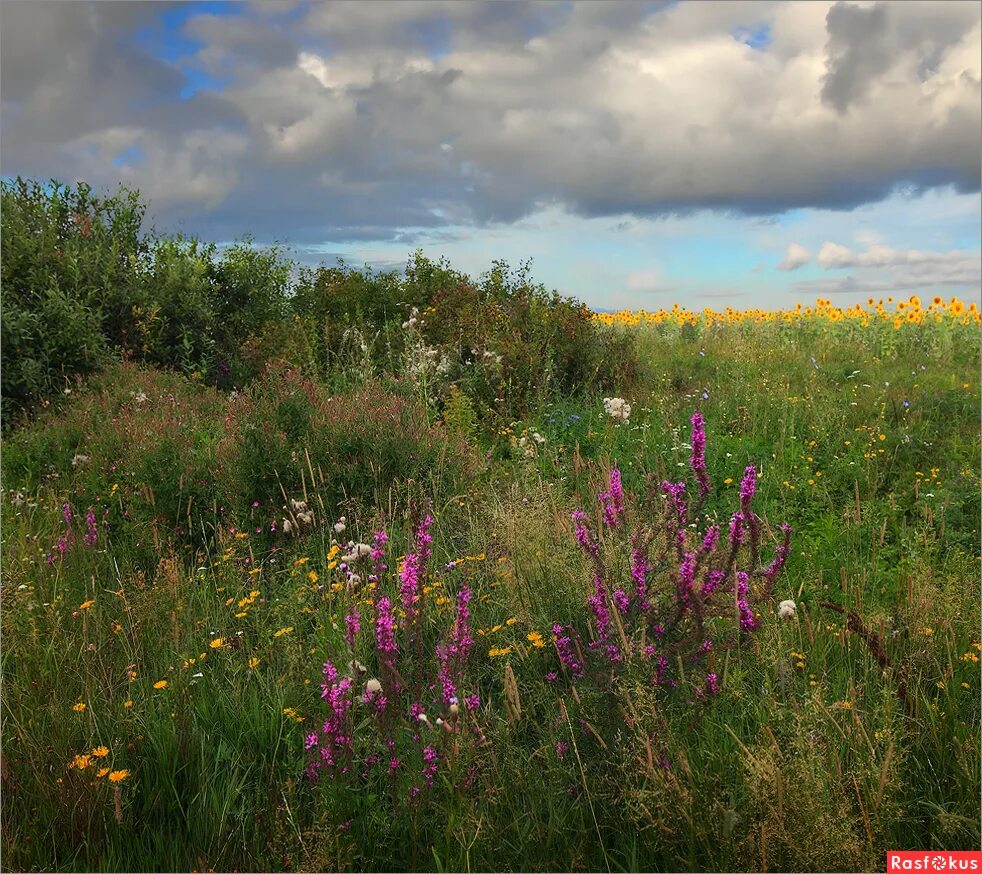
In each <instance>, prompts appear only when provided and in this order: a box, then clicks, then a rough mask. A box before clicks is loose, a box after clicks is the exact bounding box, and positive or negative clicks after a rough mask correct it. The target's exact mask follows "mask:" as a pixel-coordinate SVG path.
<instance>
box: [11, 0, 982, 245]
mask: <svg viewBox="0 0 982 874" xmlns="http://www.w3.org/2000/svg"><path fill="white" fill-rule="evenodd" d="M163 8H164V7H162V6H161V4H157V3H132V4H131V3H115V2H114V3H108V2H102V3H88V2H72V3H64V2H58V0H53V2H47V3H24V2H20V0H7V2H5V3H4V4H3V7H2V16H3V27H2V28H0V33H2V37H0V38H2V46H0V50H2V52H0V64H2V70H0V96H2V111H0V115H2V123H3V142H2V152H0V170H2V172H3V173H5V174H8V175H11V174H18V173H20V174H26V175H36V176H42V177H48V176H58V177H61V178H68V179H74V178H84V179H86V180H88V181H90V182H92V183H94V184H96V185H105V186H109V185H112V184H113V183H115V182H117V181H120V180H121V181H124V182H127V183H129V184H131V185H136V186H138V187H140V188H141V190H143V191H144V192H145V194H146V195H147V196H148V197H149V198H150V200H151V206H152V212H153V213H154V215H155V216H156V217H157V219H158V225H160V226H179V227H180V228H181V229H183V230H185V231H187V232H197V233H201V234H203V235H205V236H208V237H211V238H217V239H229V238H232V237H235V236H238V235H240V234H242V233H243V232H246V231H251V232H253V233H254V234H255V235H256V237H257V238H258V239H264V240H273V239H280V240H290V241H294V242H296V243H298V244H300V245H305V244H310V243H316V242H321V241H324V240H331V241H335V242H337V243H341V242H347V241H359V240H390V241H393V242H406V243H412V242H413V241H414V240H425V239H428V240H431V241H436V242H439V240H440V238H439V237H438V236H434V234H439V233H446V231H442V230H440V229H441V228H446V227H448V226H461V225H463V226H470V225H481V224H487V223H494V222H513V221H515V220H517V219H520V218H521V217H523V216H526V215H528V214H530V213H531V212H534V211H535V210H537V209H540V208H542V207H543V206H548V205H554V204H559V205H562V206H564V207H566V208H567V209H569V210H572V211H574V212H577V213H579V214H581V215H586V216H607V215H610V216H618V217H619V216H623V215H626V214H633V215H635V216H638V217H644V216H664V215H670V214H686V213H690V212H694V211H697V210H700V209H713V210H720V211H726V212H734V213H740V214H750V215H758V216H768V215H773V214H775V213H780V212H782V211H785V210H788V209H791V208H795V207H831V208H843V209H845V208H850V207H853V206H856V205H859V204H862V203H865V202H869V201H875V200H878V199H881V198H883V197H884V196H886V195H887V194H889V193H890V192H892V191H894V190H895V189H897V188H898V187H905V188H906V189H907V190H908V191H910V192H912V193H915V194H916V192H918V191H923V190H927V189H929V188H932V187H936V186H943V185H952V186H954V187H955V188H956V189H958V190H960V191H977V190H979V187H980V167H979V159H980V150H982V136H980V130H982V113H980V81H979V80H980V78H982V74H980V69H979V52H980V31H979V18H980V15H979V7H978V5H977V4H970V3H945V2H931V3H927V4H920V3H902V4H901V3H894V4H889V5H884V4H880V5H875V6H872V7H868V6H856V5H851V4H845V3H836V4H834V5H830V4H828V3H796V4H787V3H770V2H749V3H747V2H732V3H688V4H677V5H671V4H665V5H653V4H648V3H604V2H601V3H596V2H578V3H526V2H514V0H503V2H495V3H460V2H440V0H426V2H415V3H411V2H396V3H388V2H372V3H364V2H355V3H319V4H313V5H310V6H306V5H302V4H297V5H283V4H277V3H261V2H260V3H253V4H248V5H244V6H242V7H241V8H237V9H236V14H234V15H215V14H213V13H212V12H211V11H208V12H204V13H201V14H191V15H188V16H187V21H186V23H185V24H184V25H183V29H182V32H181V33H180V35H179V36H180V37H181V41H180V42H179V45H180V46H181V50H180V51H179V52H176V53H171V54H169V55H166V54H164V55H162V54H161V53H160V52H157V53H156V55H155V54H154V52H153V50H152V47H151V48H148V46H147V45H146V42H145V40H144V41H141V39H139V38H138V35H139V34H140V33H141V32H144V31H146V30H147V29H151V30H152V29H153V28H154V27H156V26H158V24H159V20H160V14H161V11H162V9H163ZM182 8H183V10H184V12H185V14H186V13H187V10H188V7H182ZM765 26H766V31H767V33H768V34H769V40H770V42H769V43H767V44H763V45H760V46H758V47H757V48H754V47H751V46H749V45H746V44H744V42H743V41H742V40H741V39H739V38H737V37H735V36H734V34H739V33H740V32H743V31H745V30H746V29H747V28H754V29H757V28H761V27H765ZM741 29H742V30H741ZM194 76H197V77H199V78H201V77H204V78H203V80H202V81H203V83H204V84H202V85H201V86H200V90H198V91H197V92H196V93H194V94H193V96H191V97H190V98H188V97H187V94H186V93H185V94H184V95H183V96H182V90H183V89H185V87H186V86H187V84H188V82H189V81H192V78H189V77H194ZM427 234H429V235H430V236H429V237H427Z"/></svg>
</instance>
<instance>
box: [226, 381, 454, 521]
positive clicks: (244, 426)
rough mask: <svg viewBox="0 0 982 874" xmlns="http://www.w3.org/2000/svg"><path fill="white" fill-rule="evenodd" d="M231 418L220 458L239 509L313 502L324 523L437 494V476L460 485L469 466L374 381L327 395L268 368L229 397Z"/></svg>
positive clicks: (412, 409)
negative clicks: (346, 512)
mask: <svg viewBox="0 0 982 874" xmlns="http://www.w3.org/2000/svg"><path fill="white" fill-rule="evenodd" d="M229 416H230V419H231V422H232V423H233V424H232V427H231V429H230V431H229V436H228V438H227V439H226V440H225V441H223V444H222V447H221V450H220V453H221V459H222V463H223V464H224V465H225V466H226V467H228V468H229V469H231V470H234V471H235V473H236V476H237V479H236V488H237V496H236V504H237V505H238V506H239V507H247V506H251V505H252V504H253V502H256V501H258V502H259V506H260V507H264V508H268V507H274V508H275V507H279V506H281V505H283V504H284V502H285V498H286V499H296V500H300V499H306V500H308V503H309V502H310V499H311V495H316V496H317V501H318V507H317V511H318V515H321V516H323V514H324V513H327V514H329V515H330V514H338V513H340V512H341V511H343V509H344V508H350V507H352V506H355V507H357V506H369V505H374V506H387V507H400V506H401V507H405V505H406V501H408V500H409V499H410V498H411V497H413V496H414V495H416V494H417V493H419V492H421V491H425V492H426V493H427V494H439V493H440V490H441V485H442V483H443V480H444V478H449V481H450V482H451V483H454V484H458V483H459V481H461V480H462V479H463V480H465V481H466V479H467V474H468V472H469V470H470V468H471V466H472V462H471V461H470V459H469V457H468V455H467V453H466V450H465V449H464V447H463V445H455V444H453V443H452V442H450V441H449V440H448V438H447V435H446V433H445V432H444V431H443V430H442V429H441V428H439V427H436V426H434V425H431V424H430V423H429V422H428V421H427V416H426V410H425V409H424V407H423V406H422V405H421V404H420V403H419V402H418V401H417V400H415V399H411V398H405V397H402V396H400V395H398V394H394V393H393V392H392V391H389V390H387V389H385V388H383V387H382V385H380V384H379V383H377V382H370V383H367V384H365V385H363V386H361V387H360V388H357V389H355V390H354V391H351V392H348V393H345V394H339V395H330V394H329V393H328V391H327V390H326V389H325V388H323V387H322V386H319V385H317V384H316V383H314V382H313V381H311V380H309V379H306V378H304V377H303V376H301V375H300V374H299V373H297V372H296V371H293V370H288V369H284V368H279V367H271V368H269V369H268V370H267V371H266V372H265V374H264V375H263V376H262V377H261V378H259V379H257V380H256V381H255V382H254V383H253V384H252V385H250V386H249V388H248V389H247V390H246V391H245V392H243V393H242V394H241V395H239V396H238V397H236V398H234V399H232V401H231V402H230V404H229ZM452 487H453V486H452ZM274 515H276V513H275V511H274ZM282 515H283V514H279V516H277V519H279V518H280V517H282ZM319 521H325V520H323V519H320V520H319ZM328 521H329V520H328Z"/></svg>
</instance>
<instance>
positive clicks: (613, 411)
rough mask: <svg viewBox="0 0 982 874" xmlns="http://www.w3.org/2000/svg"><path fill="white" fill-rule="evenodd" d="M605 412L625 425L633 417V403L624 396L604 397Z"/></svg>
mask: <svg viewBox="0 0 982 874" xmlns="http://www.w3.org/2000/svg"><path fill="white" fill-rule="evenodd" d="M604 412H605V413H606V414H607V415H608V416H610V418H611V419H613V420H614V421H615V422H623V423H624V424H625V425H627V424H628V422H629V421H630V419H631V405H630V404H629V403H628V402H627V401H626V400H624V398H604Z"/></svg>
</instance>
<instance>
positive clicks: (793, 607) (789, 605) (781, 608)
mask: <svg viewBox="0 0 982 874" xmlns="http://www.w3.org/2000/svg"><path fill="white" fill-rule="evenodd" d="M797 609H798V605H797V604H795V602H794V601H782V602H781V603H780V604H778V605H777V615H778V616H780V617H781V618H782V619H794V616H795V612H796V611H797Z"/></svg>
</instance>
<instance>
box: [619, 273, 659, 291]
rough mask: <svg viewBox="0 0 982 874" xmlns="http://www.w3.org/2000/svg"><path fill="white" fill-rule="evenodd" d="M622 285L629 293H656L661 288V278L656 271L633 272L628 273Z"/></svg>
mask: <svg viewBox="0 0 982 874" xmlns="http://www.w3.org/2000/svg"><path fill="white" fill-rule="evenodd" d="M624 285H625V286H626V287H627V288H628V290H630V291H640V292H647V293H649V294H651V293H653V292H657V291H659V290H660V289H661V287H662V277H661V273H660V272H659V271H658V270H635V271H634V272H632V273H628V275H627V277H626V278H625V280H624Z"/></svg>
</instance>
